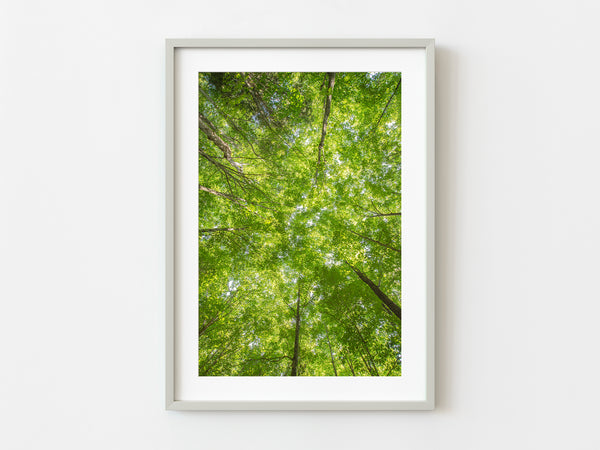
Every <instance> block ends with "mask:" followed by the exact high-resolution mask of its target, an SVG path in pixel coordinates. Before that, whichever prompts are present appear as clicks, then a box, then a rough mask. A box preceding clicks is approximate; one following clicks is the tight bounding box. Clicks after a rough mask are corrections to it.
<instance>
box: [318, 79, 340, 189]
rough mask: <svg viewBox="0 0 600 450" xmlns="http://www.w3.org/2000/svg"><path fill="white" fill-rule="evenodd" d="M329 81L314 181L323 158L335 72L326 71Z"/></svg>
mask: <svg viewBox="0 0 600 450" xmlns="http://www.w3.org/2000/svg"><path fill="white" fill-rule="evenodd" d="M327 76H328V77H329V83H328V84H327V97H325V104H324V105H323V109H324V111H323V124H322V125H321V141H320V142H319V148H318V150H317V152H318V159H317V172H316V173H315V182H316V179H317V176H318V174H319V167H320V165H321V159H323V160H325V155H323V158H321V155H322V154H323V148H324V146H325V136H326V135H327V122H328V121H329V114H330V113H331V99H332V98H333V87H334V86H335V73H333V72H328V73H327Z"/></svg>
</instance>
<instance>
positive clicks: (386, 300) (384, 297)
mask: <svg viewBox="0 0 600 450" xmlns="http://www.w3.org/2000/svg"><path fill="white" fill-rule="evenodd" d="M344 262H345V263H346V264H348V265H349V266H350V268H351V269H352V270H353V271H354V273H356V275H358V278H360V279H361V280H362V281H364V282H365V283H366V284H367V286H369V287H370V288H371V290H372V291H373V293H375V295H376V296H377V297H379V299H380V300H381V301H382V302H383V303H384V304H385V306H387V307H388V308H389V309H390V311H392V313H394V315H395V316H396V317H398V319H400V320H402V308H400V306H398V305H397V304H396V303H395V302H394V301H392V299H390V298H389V297H388V296H387V295H385V293H384V292H383V291H382V290H381V289H379V286H377V285H376V284H375V283H373V282H372V281H371V280H370V279H369V277H367V276H366V275H365V274H364V273H362V272H361V271H360V270H359V269H357V268H356V267H354V266H353V265H352V264H350V263H349V262H348V261H344Z"/></svg>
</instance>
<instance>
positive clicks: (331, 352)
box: [325, 325, 338, 377]
mask: <svg viewBox="0 0 600 450" xmlns="http://www.w3.org/2000/svg"><path fill="white" fill-rule="evenodd" d="M325 333H326V334H327V345H328V346H329V356H331V365H332V366H333V373H334V374H335V376H336V377H337V376H338V374H337V369H336V368H335V359H334V358H333V351H332V350H331V342H330V341H329V329H328V328H327V325H325Z"/></svg>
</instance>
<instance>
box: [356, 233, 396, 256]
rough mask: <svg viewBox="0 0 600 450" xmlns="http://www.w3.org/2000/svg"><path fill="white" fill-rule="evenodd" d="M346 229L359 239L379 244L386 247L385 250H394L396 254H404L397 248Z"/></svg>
mask: <svg viewBox="0 0 600 450" xmlns="http://www.w3.org/2000/svg"><path fill="white" fill-rule="evenodd" d="M346 229H347V230H348V231H349V232H350V233H352V234H355V235H357V236H359V237H361V238H363V239H366V240H367V241H371V242H374V243H375V244H379V245H381V246H382V247H385V248H387V249H388V250H393V251H395V252H398V253H402V251H401V250H400V249H397V248H394V247H390V246H389V245H387V244H384V243H383V242H380V241H378V240H376V239H373V238H370V237H368V236H365V235H364V234H360V233H357V232H356V231H352V230H351V229H349V228H346Z"/></svg>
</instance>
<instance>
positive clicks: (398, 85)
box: [374, 76, 402, 130]
mask: <svg viewBox="0 0 600 450" xmlns="http://www.w3.org/2000/svg"><path fill="white" fill-rule="evenodd" d="M401 83H402V76H401V77H400V79H399V80H398V84H397V85H396V88H395V89H394V92H392V96H391V97H390V99H389V100H388V102H387V104H386V105H385V108H383V112H382V113H381V115H380V116H379V120H378V121H377V125H375V128H374V129H375V130H376V129H377V128H378V127H379V122H381V119H382V118H383V115H384V114H385V112H386V111H387V109H388V106H390V103H391V102H392V99H393V98H394V95H396V91H397V90H398V88H399V87H400V84H401Z"/></svg>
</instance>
